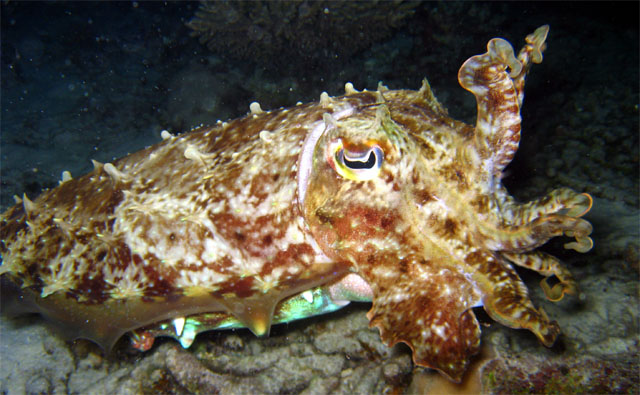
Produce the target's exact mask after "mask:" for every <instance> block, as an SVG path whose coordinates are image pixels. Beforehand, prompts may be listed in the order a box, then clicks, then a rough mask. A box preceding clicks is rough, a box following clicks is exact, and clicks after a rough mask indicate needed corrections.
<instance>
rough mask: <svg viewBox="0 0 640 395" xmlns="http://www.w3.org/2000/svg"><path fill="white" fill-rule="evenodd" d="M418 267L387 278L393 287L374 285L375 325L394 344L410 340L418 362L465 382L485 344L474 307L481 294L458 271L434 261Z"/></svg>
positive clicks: (372, 319) (371, 314) (371, 317)
mask: <svg viewBox="0 0 640 395" xmlns="http://www.w3.org/2000/svg"><path fill="white" fill-rule="evenodd" d="M414 269H415V270H412V271H415V273H412V274H409V273H407V274H405V275H401V276H397V277H395V278H394V280H393V281H387V282H383V284H385V285H386V284H388V285H389V286H388V287H386V286H385V285H382V286H380V285H374V288H375V289H374V295H375V296H374V298H373V306H372V308H371V310H370V311H369V312H368V313H367V318H369V321H370V323H369V325H370V326H371V327H377V328H378V329H379V330H380V337H381V338H382V340H383V341H384V342H385V343H386V344H387V345H388V346H393V345H394V344H396V343H399V342H403V343H406V344H407V345H408V346H409V347H410V348H411V350H412V351H413V361H414V362H415V363H416V364H417V365H420V366H424V367H429V368H433V369H437V370H438V371H440V372H441V373H442V374H444V375H445V376H446V377H447V378H449V379H450V380H452V381H455V382H460V381H461V379H462V376H463V374H464V371H465V369H466V367H467V365H468V364H469V362H470V359H471V357H472V356H473V355H474V354H476V353H477V352H478V349H479V346H480V328H479V326H478V322H477V320H476V317H475V315H474V314H473V312H472V311H471V310H470V308H471V307H473V306H475V305H478V304H479V303H480V302H479V296H478V293H477V292H476V291H475V289H474V288H473V286H472V285H471V283H470V282H469V281H468V280H467V279H466V278H465V277H464V276H463V275H462V274H460V273H458V272H456V271H453V270H449V269H444V268H441V267H434V266H431V265H429V264H424V265H422V266H419V267H415V268H414ZM387 280H388V279H387ZM370 284H375V283H371V282H370Z"/></svg>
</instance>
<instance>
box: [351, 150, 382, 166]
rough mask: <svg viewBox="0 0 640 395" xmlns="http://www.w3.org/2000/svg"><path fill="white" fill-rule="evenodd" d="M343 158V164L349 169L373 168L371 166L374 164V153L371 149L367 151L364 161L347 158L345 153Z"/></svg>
mask: <svg viewBox="0 0 640 395" xmlns="http://www.w3.org/2000/svg"><path fill="white" fill-rule="evenodd" d="M343 159H344V164H345V166H347V167H348V168H350V169H373V167H374V166H375V165H376V155H375V154H374V153H373V151H369V156H368V157H367V160H366V161H361V160H357V159H356V160H349V159H347V156H346V155H344V157H343Z"/></svg>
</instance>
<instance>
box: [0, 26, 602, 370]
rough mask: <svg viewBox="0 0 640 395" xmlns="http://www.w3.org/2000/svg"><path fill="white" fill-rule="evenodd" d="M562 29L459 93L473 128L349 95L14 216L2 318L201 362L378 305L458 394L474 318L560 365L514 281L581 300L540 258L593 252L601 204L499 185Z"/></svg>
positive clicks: (66, 188)
mask: <svg viewBox="0 0 640 395" xmlns="http://www.w3.org/2000/svg"><path fill="white" fill-rule="evenodd" d="M547 32H548V27H547V26H542V27H540V28H538V29H537V30H536V31H535V32H534V33H533V34H531V35H529V36H528V37H527V38H526V44H525V46H524V48H523V49H522V50H521V51H520V53H519V54H518V55H517V56H516V55H515V54H514V52H513V49H512V47H511V45H510V44H509V43H507V42H506V41H505V40H503V39H499V38H496V39H492V40H491V41H489V44H488V46H487V52H486V53H484V54H482V55H477V56H473V57H471V58H470V59H469V60H467V61H466V62H465V63H464V64H463V65H462V68H461V69H460V71H459V73H458V78H459V81H460V84H461V85H462V87H463V88H465V89H467V90H468V91H470V92H472V93H473V94H474V95H475V97H476V100H477V104H478V108H477V111H478V114H477V122H476V125H475V127H474V126H470V125H466V124H464V123H462V122H458V121H455V120H453V119H451V118H449V117H448V115H447V111H446V110H445V109H444V108H443V107H442V105H440V103H438V101H437V100H436V98H435V97H434V95H433V93H432V92H431V89H430V87H429V84H428V82H427V81H426V80H425V81H424V82H423V85H422V87H421V88H420V90H418V91H409V90H390V89H388V88H387V87H385V86H383V85H382V84H380V85H379V86H378V89H377V90H376V91H375V92H371V91H366V90H365V91H361V92H360V91H357V90H355V89H354V87H353V85H352V84H350V83H348V84H347V85H346V86H345V95H343V96H339V97H330V96H329V95H328V94H326V93H323V94H322V95H321V97H320V100H319V102H316V103H309V104H305V105H302V104H300V105H297V106H296V107H293V108H289V109H279V110H274V111H265V110H262V109H261V108H260V105H259V104H257V103H252V104H251V106H250V110H251V111H250V112H249V114H248V115H247V116H245V117H244V118H240V119H237V120H234V121H230V122H224V123H222V122H220V123H218V124H217V125H215V126H213V127H206V128H201V129H198V130H194V131H191V132H189V133H186V134H184V135H181V136H173V135H171V134H169V133H168V132H163V133H162V141H161V142H159V143H158V144H156V145H154V146H152V147H149V148H147V149H145V150H142V151H140V152H137V153H134V154H132V155H129V156H127V157H125V158H122V159H120V160H117V161H115V162H113V163H105V164H101V163H98V162H94V167H95V168H94V170H93V171H92V172H90V173H89V174H87V175H85V176H82V177H78V178H71V176H70V175H69V174H68V173H65V174H64V175H63V178H62V181H61V182H60V185H59V186H58V187H56V188H54V189H51V190H48V191H45V192H44V193H42V194H41V195H40V196H38V197H37V198H35V199H33V200H30V199H29V198H28V197H26V196H24V197H23V198H21V199H20V198H16V200H17V204H16V205H15V206H13V207H12V208H10V209H9V210H8V211H6V212H5V213H3V214H2V216H1V225H2V227H1V231H0V236H1V243H0V252H1V254H2V265H1V266H0V275H1V276H2V277H1V279H2V292H3V295H2V302H3V309H4V310H5V311H6V312H8V313H10V314H17V313H23V312H38V313H40V314H42V315H43V316H44V317H46V318H47V319H48V320H50V321H51V322H52V323H54V324H57V325H58V326H60V327H61V328H62V329H63V331H64V332H65V333H66V334H67V335H68V336H69V337H70V338H77V337H82V338H88V339H91V340H93V341H95V342H97V343H99V344H100V345H102V346H103V347H104V348H106V349H109V348H111V347H112V346H113V345H114V343H115V342H116V341H117V340H118V339H119V338H120V337H121V336H122V335H123V334H125V333H127V332H131V338H132V340H133V344H134V346H135V347H137V348H139V349H141V350H146V349H149V348H150V347H151V346H152V344H153V339H154V338H155V337H157V336H172V337H174V338H176V339H178V340H179V341H180V343H181V344H182V345H183V346H184V347H188V346H189V345H190V344H191V343H192V342H193V340H194V338H195V336H196V335H197V334H198V333H199V332H202V331H205V330H210V329H216V328H218V329H224V328H237V327H247V328H249V329H250V330H251V331H253V332H254V333H255V334H256V335H260V336H261V335H266V334H268V332H269V328H270V326H271V325H272V324H274V323H278V322H288V321H292V320H295V319H299V318H304V317H308V316H312V315H315V314H321V313H326V312H330V311H334V310H336V309H339V308H340V307H342V306H344V305H346V304H348V303H349V302H350V301H371V302H372V307H371V310H370V311H369V313H368V314H367V317H368V319H369V320H370V324H371V326H372V327H376V328H378V329H379V331H380V335H381V338H382V340H383V341H384V342H385V343H386V344H388V345H393V344H395V343H398V342H404V343H406V344H408V345H409V347H410V348H411V350H412V351H413V360H414V362H415V363H416V364H418V365H420V366H425V367H431V368H435V369H438V370H439V371H440V372H441V373H442V374H444V375H445V376H447V377H448V378H450V379H451V380H453V381H459V380H460V379H461V378H462V375H463V373H464V371H465V368H466V366H467V365H468V363H469V360H470V358H471V357H472V356H473V355H474V354H475V353H477V351H478V348H479V344H480V328H479V325H478V322H477V321H476V318H475V316H474V313H473V311H472V310H471V309H472V308H473V307H477V306H484V309H485V310H486V311H487V313H488V314H489V316H490V317H491V318H493V319H494V320H496V321H498V322H499V323H501V324H503V325H506V326H509V327H512V328H525V329H528V330H530V331H531V332H533V333H534V334H535V335H536V336H537V337H538V338H539V339H540V341H541V342H542V343H543V344H544V345H546V346H551V345H552V344H553V342H554V340H555V339H556V337H557V336H558V334H559V332H560V329H559V327H558V325H557V324H556V322H555V321H551V320H550V319H549V318H548V317H547V315H546V314H545V313H544V311H543V310H542V309H538V308H536V307H534V306H533V304H532V303H531V301H530V299H529V297H528V294H527V289H526V287H525V285H524V284H523V283H522V281H521V280H520V279H519V277H518V275H517V274H516V272H515V270H514V269H513V265H514V264H515V265H519V266H523V267H526V268H528V269H531V270H534V271H537V272H539V273H540V274H542V275H543V276H544V277H545V280H546V278H548V277H551V276H555V277H556V278H557V280H559V282H558V283H557V284H555V285H553V286H550V285H549V284H548V283H547V282H546V281H545V280H543V282H542V288H543V290H544V292H545V294H546V295H547V297H548V298H549V299H550V300H553V301H556V300H559V299H561V298H562V297H563V296H564V295H565V294H575V293H576V292H577V288H576V283H575V281H574V280H573V279H572V277H571V274H570V273H569V271H568V270H567V269H566V268H565V267H564V266H563V265H562V264H561V263H560V262H559V261H558V260H557V259H555V258H553V257H551V256H549V255H546V254H544V253H542V252H539V251H536V248H537V247H539V246H540V245H542V244H544V243H546V242H547V241H548V240H549V239H551V238H553V237H556V236H568V237H571V238H573V239H575V241H572V242H569V243H567V244H566V245H565V247H566V248H570V249H574V250H576V251H578V252H586V251H588V250H589V249H590V248H591V247H592V241H591V239H590V238H589V234H590V233H591V225H590V224H589V223H588V222H587V221H585V220H583V219H581V218H580V217H581V216H582V215H583V214H585V213H586V212H587V211H589V208H590V207H591V198H590V197H589V195H587V194H581V193H576V192H573V191H571V190H569V189H566V188H563V189H558V190H556V191H553V192H551V193H550V194H548V195H547V196H545V197H543V198H540V199H538V200H535V201H532V202H529V203H525V204H521V203H518V202H516V201H515V200H514V199H513V198H512V197H511V196H509V194H508V193H507V191H506V189H505V188H504V187H503V186H502V185H501V183H500V177H501V173H502V171H503V169H504V168H505V166H506V165H507V164H508V163H509V162H510V161H511V159H512V158H513V156H514V154H515V152H516V150H517V147H518V142H519V140H520V107H521V106H522V104H523V90H524V79H525V76H526V74H527V72H528V71H529V69H530V66H531V64H532V63H540V62H541V61H542V51H543V50H544V49H545V44H544V42H545V39H546V36H547Z"/></svg>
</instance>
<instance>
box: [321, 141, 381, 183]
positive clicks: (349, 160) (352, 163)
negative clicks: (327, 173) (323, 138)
mask: <svg viewBox="0 0 640 395" xmlns="http://www.w3.org/2000/svg"><path fill="white" fill-rule="evenodd" d="M327 154H328V155H327V160H328V162H329V164H330V165H331V167H332V168H333V170H335V171H336V173H338V174H340V175H341V176H342V177H344V178H347V179H349V180H353V181H366V180H371V179H373V178H375V177H376V176H377V175H378V173H380V168H381V167H382V162H383V161H384V152H383V151H382V148H380V146H379V145H378V144H377V143H376V142H375V141H370V142H366V143H365V144H362V145H358V146H349V147H345V145H344V144H343V142H342V140H340V139H338V140H335V141H333V142H332V143H331V144H330V145H329V150H328V152H327Z"/></svg>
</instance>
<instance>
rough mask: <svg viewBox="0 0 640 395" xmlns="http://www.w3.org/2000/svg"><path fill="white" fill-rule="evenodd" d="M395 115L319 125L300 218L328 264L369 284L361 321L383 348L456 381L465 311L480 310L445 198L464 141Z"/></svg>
mask: <svg viewBox="0 0 640 395" xmlns="http://www.w3.org/2000/svg"><path fill="white" fill-rule="evenodd" d="M397 92H400V91H394V92H389V95H393V94H398V93H397ZM405 93H406V92H405ZM406 94H409V93H406ZM396 108H398V111H397V112H394V113H391V112H390V110H389V106H387V105H386V104H376V105H371V106H368V107H366V108H361V109H359V110H358V111H355V112H354V114H353V115H352V116H350V117H345V118H343V119H340V120H336V119H333V118H332V117H330V116H325V119H324V123H325V125H324V131H323V133H322V135H321V136H320V137H319V138H318V139H317V141H316V142H315V146H314V149H313V159H312V164H311V169H310V171H309V175H308V179H307V180H306V184H305V189H304V191H303V192H304V194H303V199H301V200H300V203H301V210H302V211H303V213H304V216H305V220H306V222H307V225H308V226H309V228H310V230H311V232H312V234H313V236H314V238H315V240H316V242H317V243H318V245H319V246H320V247H321V248H322V249H323V250H324V252H325V253H326V255H327V256H329V257H331V258H332V259H333V260H335V261H336V262H344V263H345V264H347V265H350V267H351V268H352V269H351V270H352V271H353V272H355V273H357V274H358V275H359V276H361V277H362V278H363V279H364V280H365V281H367V283H368V284H369V286H370V288H371V290H372V293H373V306H372V309H371V311H369V313H368V315H367V316H368V318H369V320H370V325H371V326H375V327H377V328H378V329H379V330H380V333H381V337H382V339H383V341H385V343H387V344H388V345H393V344H395V343H398V342H403V343H406V344H408V345H409V346H410V347H411V349H412V350H413V357H414V361H415V362H416V363H417V364H419V365H422V366H428V367H433V368H436V369H438V370H440V371H441V372H442V373H444V374H445V375H446V376H447V377H449V378H451V379H453V380H455V381H459V379H460V378H461V375H462V372H463V371H464V369H465V367H466V365H467V364H468V358H469V357H470V356H471V355H473V354H475V353H476V352H477V349H478V346H479V333H480V332H479V328H478V324H477V321H476V319H475V316H474V315H473V313H472V312H471V310H470V308H471V307H473V306H477V305H480V304H481V301H480V300H481V298H480V294H479V292H478V291H477V290H476V289H475V287H474V284H473V283H472V281H470V280H469V278H468V276H467V273H465V265H464V263H463V262H460V261H459V258H458V257H457V255H456V253H455V249H456V248H461V249H466V248H467V247H465V243H466V242H468V241H469V240H467V239H469V238H471V237H472V236H471V235H470V234H468V233H466V232H464V231H456V228H457V227H459V226H460V225H459V224H460V223H459V222H452V221H449V218H450V217H451V216H452V215H453V214H455V213H454V211H455V210H456V202H453V205H451V206H449V205H448V204H449V203H447V200H448V199H449V195H447V193H446V191H447V190H448V189H450V188H453V189H454V190H455V189H457V188H458V187H459V184H460V183H461V182H462V183H463V184H464V181H461V180H460V178H464V175H463V174H454V175H453V176H451V174H446V173H448V172H450V171H451V169H450V168H449V166H450V165H451V163H453V161H455V159H456V156H459V154H458V153H457V152H458V151H457V150H456V149H455V145H456V144H454V143H456V141H455V139H463V138H464V136H462V137H461V135H460V134H459V133H455V131H454V130H445V131H444V132H446V133H441V132H443V131H442V130H440V131H436V130H434V129H435V128H434V126H433V124H430V123H429V121H428V119H429V118H430V117H427V116H425V113H426V112H428V111H427V110H423V111H422V113H421V115H419V116H416V114H412V117H411V119H413V120H414V122H411V121H408V120H409V117H408V116H407V115H406V114H402V113H401V110H402V106H400V107H396ZM394 111H395V110H394ZM397 120H400V121H397ZM420 120H423V121H424V123H423V125H422V127H421V125H420V124H419V122H420ZM405 121H407V122H405ZM449 125H450V124H449ZM447 127H450V126H447ZM445 129H446V127H445ZM451 139H453V140H451ZM456 172H457V173H460V171H459V170H457V171H454V173H456ZM440 192H442V193H443V194H442V195H440ZM461 239H464V240H461Z"/></svg>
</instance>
